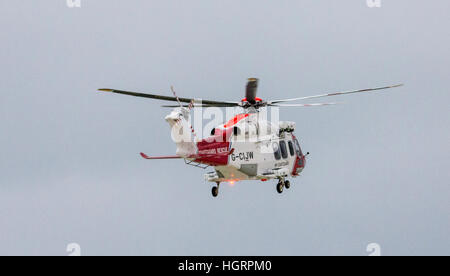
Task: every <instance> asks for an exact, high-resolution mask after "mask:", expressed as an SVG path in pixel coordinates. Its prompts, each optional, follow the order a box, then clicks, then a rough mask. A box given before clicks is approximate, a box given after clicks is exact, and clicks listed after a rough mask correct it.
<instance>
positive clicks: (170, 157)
mask: <svg viewBox="0 0 450 276" xmlns="http://www.w3.org/2000/svg"><path fill="white" fill-rule="evenodd" d="M141 156H142V158H144V159H149V160H153V159H181V158H182V157H181V156H178V155H167V156H152V157H150V156H148V155H146V154H145V153H142V152H141Z"/></svg>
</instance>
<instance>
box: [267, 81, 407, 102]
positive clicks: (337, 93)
mask: <svg viewBox="0 0 450 276" xmlns="http://www.w3.org/2000/svg"><path fill="white" fill-rule="evenodd" d="M400 86H403V84H397V85H392V86H385V87H378V88H368V89H360V90H353V91H344V92H336V93H330V94H322V95H316V96H307V97H300V98H293V99H284V100H276V101H269V102H268V104H274V103H282V102H292V101H300V100H307V99H315V98H322V97H331V96H339V95H346V94H354V93H362V92H372V91H377V90H383V89H389V88H395V87H400Z"/></svg>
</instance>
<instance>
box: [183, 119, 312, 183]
mask: <svg viewBox="0 0 450 276" xmlns="http://www.w3.org/2000/svg"><path fill="white" fill-rule="evenodd" d="M283 123H284V124H276V125H274V124H272V123H270V122H268V121H264V120H258V119H257V118H256V116H255V114H248V113H246V114H238V115H236V116H235V117H233V118H232V119H231V120H230V121H228V122H227V123H226V124H224V125H221V126H218V127H216V128H215V129H214V130H213V131H212V135H211V137H208V138H206V139H203V140H201V141H199V142H198V143H197V148H198V156H196V158H193V159H192V160H193V161H195V162H198V163H201V164H205V165H209V166H213V167H214V171H213V172H210V173H207V174H206V175H205V179H206V180H208V181H211V182H235V181H241V180H261V181H266V180H269V179H275V178H284V177H288V176H292V177H296V176H298V175H299V174H300V173H301V172H302V170H303V169H304V167H305V161H306V160H305V156H304V155H303V153H302V151H301V148H300V144H299V142H298V140H297V138H296V137H295V135H294V134H293V130H294V127H295V124H293V123H290V122H283ZM280 125H281V126H284V127H285V128H281V127H280ZM263 130H264V131H263ZM227 152H229V153H230V154H224V153H227Z"/></svg>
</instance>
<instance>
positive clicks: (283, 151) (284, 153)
mask: <svg viewBox="0 0 450 276" xmlns="http://www.w3.org/2000/svg"><path fill="white" fill-rule="evenodd" d="M280 149H281V156H283V159H286V158H288V152H287V147H286V142H285V141H280Z"/></svg>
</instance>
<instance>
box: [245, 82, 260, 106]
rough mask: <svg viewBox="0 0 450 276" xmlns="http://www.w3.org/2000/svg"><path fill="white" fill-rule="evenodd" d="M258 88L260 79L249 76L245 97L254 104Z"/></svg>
mask: <svg viewBox="0 0 450 276" xmlns="http://www.w3.org/2000/svg"><path fill="white" fill-rule="evenodd" d="M257 89H258V79H256V78H249V79H248V82H247V87H246V89H245V98H246V99H247V102H249V103H251V104H254V103H256V92H257Z"/></svg>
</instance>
